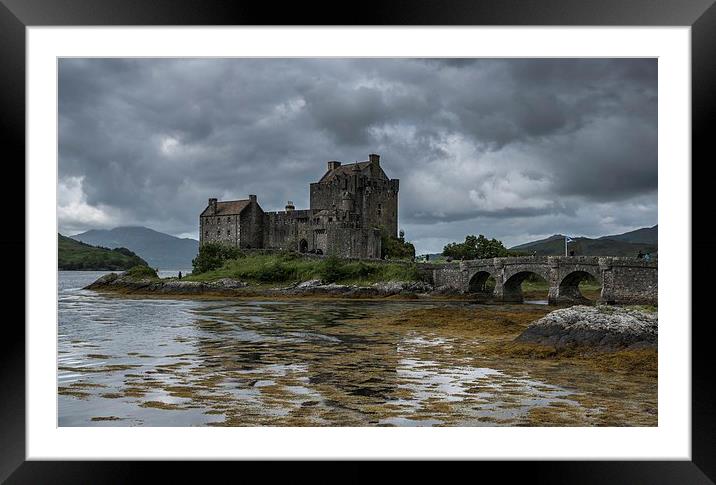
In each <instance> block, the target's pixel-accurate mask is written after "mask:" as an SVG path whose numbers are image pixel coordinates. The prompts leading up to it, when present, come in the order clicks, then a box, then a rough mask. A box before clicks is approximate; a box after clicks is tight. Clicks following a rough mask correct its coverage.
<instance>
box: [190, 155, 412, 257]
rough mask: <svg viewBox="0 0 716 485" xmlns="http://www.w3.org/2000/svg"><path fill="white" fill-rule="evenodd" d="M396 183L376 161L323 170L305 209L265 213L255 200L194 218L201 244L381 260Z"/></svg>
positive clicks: (391, 227) (218, 206) (217, 205)
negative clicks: (197, 221) (221, 244)
mask: <svg viewBox="0 0 716 485" xmlns="http://www.w3.org/2000/svg"><path fill="white" fill-rule="evenodd" d="M398 185H399V181H398V179H389V178H388V176H387V175H386V174H385V172H384V171H383V169H382V168H381V166H380V156H379V155H376V154H371V155H369V157H368V160H367V161H365V162H356V163H350V164H346V165H341V162H336V161H330V162H328V170H327V171H326V173H325V174H324V175H323V177H321V179H320V180H319V181H318V182H314V183H312V184H311V185H310V196H311V199H310V209H301V210H296V209H295V207H294V206H293V203H292V202H291V201H289V202H288V203H287V204H286V208H285V210H283V211H277V212H264V210H263V209H262V208H261V206H260V205H259V203H258V200H257V198H256V196H255V195H249V198H248V199H244V200H231V201H219V200H217V199H209V204H208V206H207V207H206V209H204V210H203V211H202V213H201V215H200V216H199V234H200V236H199V238H200V244H205V243H210V242H220V243H223V244H228V245H231V246H236V247H240V248H245V249H289V250H296V251H299V252H302V253H316V254H335V255H336V256H340V257H346V258H347V257H351V258H380V256H381V232H383V233H385V234H386V235H390V236H393V237H396V236H397V235H398Z"/></svg>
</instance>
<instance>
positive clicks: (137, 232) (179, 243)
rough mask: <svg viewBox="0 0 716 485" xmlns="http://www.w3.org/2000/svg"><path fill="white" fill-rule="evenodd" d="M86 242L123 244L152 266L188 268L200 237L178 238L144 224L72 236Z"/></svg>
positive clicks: (91, 231) (110, 245)
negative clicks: (142, 225)
mask: <svg viewBox="0 0 716 485" xmlns="http://www.w3.org/2000/svg"><path fill="white" fill-rule="evenodd" d="M71 237H72V239H75V240H77V241H82V242H85V243H87V244H92V245H96V246H104V247H108V248H117V247H125V248H128V249H130V250H132V251H134V252H135V253H137V254H139V255H141V256H142V257H143V258H144V259H146V260H147V262H148V263H149V265H150V266H151V267H153V268H160V269H183V268H191V260H192V259H194V257H195V256H196V254H197V252H198V251H199V241H197V240H195V239H189V238H183V239H182V238H178V237H174V236H171V235H169V234H164V233H162V232H158V231H155V230H153V229H149V228H147V227H136V226H127V227H115V228H114V229H92V230H90V231H87V232H83V233H82V234H77V235H74V236H71Z"/></svg>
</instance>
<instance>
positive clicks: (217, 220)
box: [199, 215, 241, 246]
mask: <svg viewBox="0 0 716 485" xmlns="http://www.w3.org/2000/svg"><path fill="white" fill-rule="evenodd" d="M199 226H200V227H199V234H200V236H199V244H206V243H222V244H226V245H229V246H236V245H238V241H239V238H240V232H241V226H240V222H239V217H238V216H236V215H226V216H204V217H200V218H199Z"/></svg>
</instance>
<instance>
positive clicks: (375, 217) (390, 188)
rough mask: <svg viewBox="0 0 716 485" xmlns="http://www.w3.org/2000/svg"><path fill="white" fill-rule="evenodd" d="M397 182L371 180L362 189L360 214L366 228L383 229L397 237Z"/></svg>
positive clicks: (395, 180)
mask: <svg viewBox="0 0 716 485" xmlns="http://www.w3.org/2000/svg"><path fill="white" fill-rule="evenodd" d="M398 183H399V182H398V180H397V179H394V180H381V179H372V180H369V181H366V186H365V188H363V189H362V191H361V192H362V194H361V195H362V197H361V199H362V200H361V213H362V214H363V218H364V219H365V226H366V227H384V228H385V229H386V230H387V231H388V234H390V235H391V236H394V237H397V236H398Z"/></svg>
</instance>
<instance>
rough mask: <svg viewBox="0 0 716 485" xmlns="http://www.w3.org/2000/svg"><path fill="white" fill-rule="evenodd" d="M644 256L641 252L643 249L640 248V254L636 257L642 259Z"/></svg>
mask: <svg viewBox="0 0 716 485" xmlns="http://www.w3.org/2000/svg"><path fill="white" fill-rule="evenodd" d="M643 257H644V253H642V252H641V249H640V250H639V254H637V255H636V259H642V258H643Z"/></svg>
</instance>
